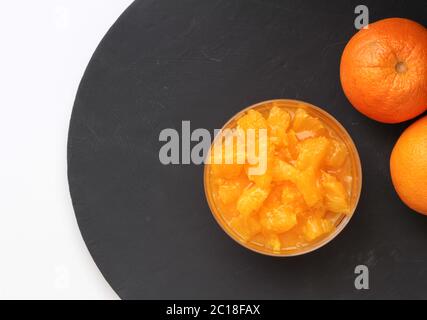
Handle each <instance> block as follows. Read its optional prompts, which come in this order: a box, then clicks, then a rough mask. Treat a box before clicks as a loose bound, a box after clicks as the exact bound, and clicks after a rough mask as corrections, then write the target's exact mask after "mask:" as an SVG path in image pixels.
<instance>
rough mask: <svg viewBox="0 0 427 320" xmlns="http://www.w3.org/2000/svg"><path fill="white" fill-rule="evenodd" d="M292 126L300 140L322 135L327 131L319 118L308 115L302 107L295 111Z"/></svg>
mask: <svg viewBox="0 0 427 320" xmlns="http://www.w3.org/2000/svg"><path fill="white" fill-rule="evenodd" d="M292 128H293V129H294V130H295V132H296V133H297V136H298V138H299V139H301V140H303V139H306V138H310V137H318V136H322V135H325V134H327V132H328V131H327V130H326V128H325V126H324V125H323V123H322V121H321V120H319V119H318V118H315V117H312V116H310V115H309V114H308V113H307V111H305V110H304V109H298V110H297V111H296V112H295V117H294V123H293V127H292Z"/></svg>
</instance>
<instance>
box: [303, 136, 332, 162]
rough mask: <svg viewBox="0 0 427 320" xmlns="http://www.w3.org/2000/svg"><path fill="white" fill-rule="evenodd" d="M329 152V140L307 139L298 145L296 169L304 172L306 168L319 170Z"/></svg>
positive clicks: (321, 138)
mask: <svg viewBox="0 0 427 320" xmlns="http://www.w3.org/2000/svg"><path fill="white" fill-rule="evenodd" d="M328 151H329V140H328V139H327V138H325V137H318V138H309V139H306V140H304V141H302V142H301V143H300V144H299V155H298V160H297V165H296V167H297V168H298V169H300V170H305V169H307V168H308V167H314V168H316V169H317V168H319V167H320V166H321V165H322V162H323V160H324V159H325V157H326V155H327V153H328Z"/></svg>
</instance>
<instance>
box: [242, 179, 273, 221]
mask: <svg viewBox="0 0 427 320" xmlns="http://www.w3.org/2000/svg"><path fill="white" fill-rule="evenodd" d="M268 194H269V190H267V189H263V188H261V187H258V186H256V185H254V186H252V187H249V188H247V189H245V190H244V191H243V193H242V194H241V196H240V197H239V199H238V201H237V210H238V211H239V212H240V213H241V214H243V215H245V216H248V215H250V214H251V213H252V212H254V211H257V210H258V209H259V208H260V207H261V205H262V203H263V202H264V200H265V199H267V197H268Z"/></svg>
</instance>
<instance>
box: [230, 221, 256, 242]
mask: <svg viewBox="0 0 427 320" xmlns="http://www.w3.org/2000/svg"><path fill="white" fill-rule="evenodd" d="M230 227H231V228H232V229H233V230H234V231H235V232H236V233H237V234H238V235H239V236H241V237H242V238H243V239H244V240H245V241H249V240H250V239H252V238H253V237H254V236H255V235H257V234H258V233H260V232H261V224H260V223H259V222H258V220H257V219H255V218H254V217H247V216H243V215H240V216H238V217H234V218H232V219H231V221H230Z"/></svg>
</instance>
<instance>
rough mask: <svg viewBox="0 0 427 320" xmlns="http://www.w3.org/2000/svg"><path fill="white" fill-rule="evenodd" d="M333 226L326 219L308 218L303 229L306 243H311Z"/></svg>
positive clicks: (329, 230)
mask: <svg viewBox="0 0 427 320" xmlns="http://www.w3.org/2000/svg"><path fill="white" fill-rule="evenodd" d="M333 228H334V226H333V224H332V223H331V222H330V221H329V220H326V219H319V218H309V219H308V220H307V222H306V224H305V225H304V227H303V232H304V237H305V239H306V240H307V241H313V240H315V239H317V238H319V237H321V236H323V235H325V234H328V233H330V232H331V231H332V230H333Z"/></svg>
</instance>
